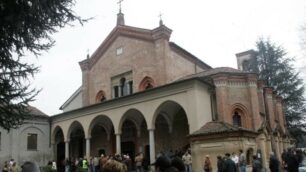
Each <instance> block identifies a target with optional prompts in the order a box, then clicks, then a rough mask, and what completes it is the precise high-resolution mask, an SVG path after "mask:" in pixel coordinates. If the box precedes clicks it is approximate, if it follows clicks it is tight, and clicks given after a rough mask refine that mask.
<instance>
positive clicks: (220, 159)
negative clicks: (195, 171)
mask: <svg viewBox="0 0 306 172" xmlns="http://www.w3.org/2000/svg"><path fill="white" fill-rule="evenodd" d="M217 168H218V171H217V172H222V168H223V159H222V157H221V156H220V155H218V156H217Z"/></svg>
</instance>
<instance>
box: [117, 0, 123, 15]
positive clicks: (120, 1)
mask: <svg viewBox="0 0 306 172" xmlns="http://www.w3.org/2000/svg"><path fill="white" fill-rule="evenodd" d="M122 1H123V0H119V1H118V2H117V3H118V4H119V13H121V3H122Z"/></svg>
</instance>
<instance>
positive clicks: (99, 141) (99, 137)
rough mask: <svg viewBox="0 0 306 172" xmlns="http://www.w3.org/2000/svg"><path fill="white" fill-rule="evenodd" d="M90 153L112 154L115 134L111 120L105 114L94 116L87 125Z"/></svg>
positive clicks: (92, 154)
mask: <svg viewBox="0 0 306 172" xmlns="http://www.w3.org/2000/svg"><path fill="white" fill-rule="evenodd" d="M88 137H89V138H90V149H91V150H90V155H91V156H98V157H99V156H100V155H101V154H114V153H115V147H114V146H113V145H114V144H115V134H114V125H113V122H112V120H111V119H110V118H109V117H108V116H106V115H99V116H96V117H95V118H94V119H93V120H92V121H91V122H90V125H89V128H88Z"/></svg>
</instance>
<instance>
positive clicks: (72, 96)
mask: <svg viewBox="0 0 306 172" xmlns="http://www.w3.org/2000/svg"><path fill="white" fill-rule="evenodd" d="M81 88H82V86H80V87H79V88H78V89H77V90H75V92H74V93H73V94H72V95H71V96H70V97H69V98H68V100H66V101H65V103H64V104H63V105H62V106H61V107H60V108H59V109H60V110H63V109H64V108H65V107H66V106H67V105H69V103H71V102H72V101H73V100H74V99H75V98H76V97H77V95H79V93H81V92H82V89H81Z"/></svg>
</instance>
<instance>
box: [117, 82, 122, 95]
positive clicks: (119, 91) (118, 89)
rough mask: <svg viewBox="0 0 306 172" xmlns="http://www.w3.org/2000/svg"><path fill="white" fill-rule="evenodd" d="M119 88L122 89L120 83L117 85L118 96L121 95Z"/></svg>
mask: <svg viewBox="0 0 306 172" xmlns="http://www.w3.org/2000/svg"><path fill="white" fill-rule="evenodd" d="M121 89H122V88H121V85H119V86H118V92H119V93H118V97H121V96H122V95H121Z"/></svg>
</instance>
